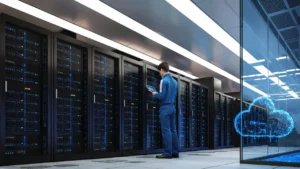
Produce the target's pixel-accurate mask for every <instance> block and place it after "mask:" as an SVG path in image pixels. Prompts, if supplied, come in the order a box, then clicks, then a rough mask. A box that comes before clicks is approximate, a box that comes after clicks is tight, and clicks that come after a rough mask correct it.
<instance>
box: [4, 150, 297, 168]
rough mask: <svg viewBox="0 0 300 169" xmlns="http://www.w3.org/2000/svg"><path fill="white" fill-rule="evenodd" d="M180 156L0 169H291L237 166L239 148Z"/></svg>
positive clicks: (57, 163)
mask: <svg viewBox="0 0 300 169" xmlns="http://www.w3.org/2000/svg"><path fill="white" fill-rule="evenodd" d="M180 155H181V157H180V158H179V159H155V158H154V157H155V155H146V156H130V157H118V158H107V159H94V160H79V161H65V162H55V163H40V164H36V165H35V164H34V165H22V166H8V167H0V169H20V168H22V169H29V168H35V169H41V168H42V167H44V168H50V169H59V168H64V169H71V168H72V169H114V168H118V169H184V168H188V169H206V168H210V169H252V168H259V169H275V168H276V169H289V168H290V169H293V167H278V166H259V165H249V164H240V163H239V149H236V148H235V149H221V150H205V151H193V152H184V153H181V154H180ZM38 166H40V168H39V167H38Z"/></svg>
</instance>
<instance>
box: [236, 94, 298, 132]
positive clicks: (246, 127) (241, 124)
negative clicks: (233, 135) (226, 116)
mask: <svg viewBox="0 0 300 169" xmlns="http://www.w3.org/2000/svg"><path fill="white" fill-rule="evenodd" d="M257 104H259V105H264V106H267V107H268V109H269V111H270V112H269V114H268V115H269V116H268V119H266V120H265V121H255V119H251V117H253V116H251V115H250V114H251V113H257V112H251V108H252V106H254V105H257ZM247 117H250V118H247ZM234 127H235V130H236V131H237V133H239V134H240V135H241V136H244V137H270V138H282V137H286V136H287V135H289V134H290V133H291V132H292V131H293V129H294V120H293V118H292V117H291V116H290V114H289V113H288V112H286V111H284V110H277V109H275V106H274V103H273V101H272V100H271V99H269V98H267V97H258V98H256V99H255V100H254V101H253V102H252V103H251V104H250V106H249V108H248V110H244V111H242V112H240V113H239V114H238V115H237V116H236V117H235V120H234Z"/></svg>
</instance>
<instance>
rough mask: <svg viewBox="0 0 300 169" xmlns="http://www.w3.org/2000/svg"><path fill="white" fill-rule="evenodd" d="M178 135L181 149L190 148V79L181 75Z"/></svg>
mask: <svg viewBox="0 0 300 169" xmlns="http://www.w3.org/2000/svg"><path fill="white" fill-rule="evenodd" d="M178 88H179V98H180V101H179V111H178V131H179V132H178V136H179V147H180V150H181V151H185V150H189V148H190V115H191V113H190V88H191V87H190V80H188V79H186V78H183V77H180V80H179V84H178Z"/></svg>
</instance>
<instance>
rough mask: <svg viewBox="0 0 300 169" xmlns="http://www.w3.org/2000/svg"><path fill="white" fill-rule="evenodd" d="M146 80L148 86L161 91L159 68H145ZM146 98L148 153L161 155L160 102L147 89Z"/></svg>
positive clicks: (147, 66) (148, 66)
mask: <svg viewBox="0 0 300 169" xmlns="http://www.w3.org/2000/svg"><path fill="white" fill-rule="evenodd" d="M145 77H146V78H145V80H146V84H147V85H151V86H154V87H155V88H156V89H157V90H159V86H160V81H161V77H160V74H159V71H158V70H157V68H155V67H153V66H150V65H146V66H145ZM145 97H146V99H145V100H146V111H145V112H146V130H145V133H146V148H145V149H146V152H147V153H160V152H162V151H163V138H162V133H161V126H160V119H159V100H158V99H156V98H154V97H153V96H152V93H151V92H149V91H148V90H147V89H145Z"/></svg>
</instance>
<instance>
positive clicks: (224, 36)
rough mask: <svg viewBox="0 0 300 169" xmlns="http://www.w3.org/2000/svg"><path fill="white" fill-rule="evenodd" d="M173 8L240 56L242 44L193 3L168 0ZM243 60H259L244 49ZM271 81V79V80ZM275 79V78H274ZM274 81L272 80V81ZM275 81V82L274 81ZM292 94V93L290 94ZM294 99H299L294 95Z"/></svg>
mask: <svg viewBox="0 0 300 169" xmlns="http://www.w3.org/2000/svg"><path fill="white" fill-rule="evenodd" d="M166 1H167V2H168V3H169V4H170V5H171V6H173V7H174V8H175V9H177V10H178V11H179V12H181V13H182V14H183V15H185V16H186V17H187V18H189V19H190V20H191V21H192V22H194V23H195V24H196V25H198V26H199V27H200V28H201V29H203V30H204V31H206V32H207V33H208V34H209V35H210V36H212V37H213V38H215V39H216V40H218V41H219V42H220V43H222V44H223V45H224V46H225V47H227V48H228V49H229V50H231V51H232V52H233V53H235V54H236V55H237V56H240V53H239V47H240V44H239V43H238V42H237V41H236V40H235V39H234V38H232V37H231V36H230V35H229V34H228V33H227V32H226V31H224V30H223V29H222V28H221V27H220V26H219V25H218V24H217V23H215V22H214V21H213V20H212V19H211V18H210V17H209V16H207V15H206V14H205V13H204V12H203V11H202V10H201V9H200V8H198V7H197V6H196V5H195V4H194V3H193V2H191V1H185V2H184V3H183V2H182V1H179V0H166ZM243 60H244V61H245V62H247V63H248V64H253V63H257V62H258V60H257V59H256V58H255V57H254V56H252V55H251V54H250V53H249V52H248V51H247V50H246V49H244V48H243ZM254 68H255V69H256V70H258V71H259V72H260V73H262V74H263V75H265V76H266V77H268V76H273V75H274V74H273V73H272V72H271V71H270V70H268V69H267V68H266V67H265V66H255V67H254ZM270 79H271V78H270ZM273 79H274V78H273ZM271 80H272V79H271ZM276 80H278V81H276V82H275V81H274V82H275V83H277V84H278V85H279V86H281V85H280V84H281V83H283V82H282V81H280V80H279V79H278V78H277V79H276ZM272 81H273V80H272ZM290 93H291V92H290ZM293 96H294V97H298V96H296V95H294V94H293Z"/></svg>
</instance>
